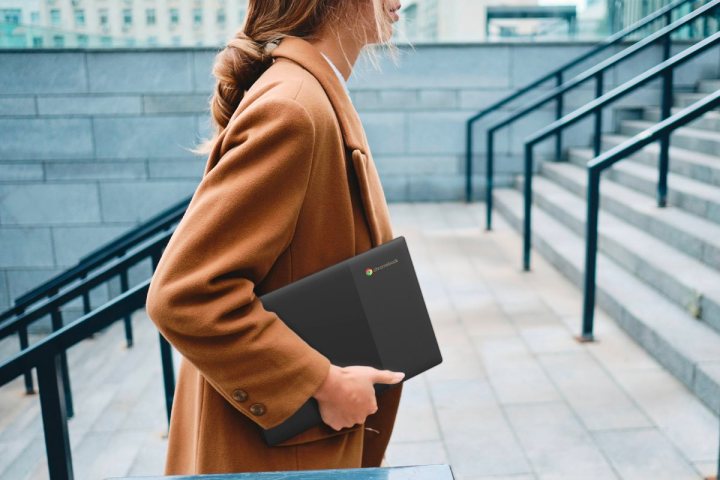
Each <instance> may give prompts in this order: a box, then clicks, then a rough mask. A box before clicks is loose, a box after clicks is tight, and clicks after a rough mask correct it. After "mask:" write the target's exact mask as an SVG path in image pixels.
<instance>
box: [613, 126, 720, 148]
mask: <svg viewBox="0 0 720 480" xmlns="http://www.w3.org/2000/svg"><path fill="white" fill-rule="evenodd" d="M653 125H655V123H654V122H648V121H646V120H623V121H621V122H620V133H621V134H623V135H628V136H631V137H632V136H634V135H637V134H638V133H640V132H642V131H643V130H645V129H646V128H649V127H652V126H653ZM670 144H671V145H675V146H678V147H681V148H685V149H687V150H693V151H696V152H700V153H706V154H708V155H717V153H718V152H720V132H713V131H710V130H703V129H700V128H693V127H681V128H678V129H677V130H675V131H674V132H673V133H672V135H671V136H670Z"/></svg>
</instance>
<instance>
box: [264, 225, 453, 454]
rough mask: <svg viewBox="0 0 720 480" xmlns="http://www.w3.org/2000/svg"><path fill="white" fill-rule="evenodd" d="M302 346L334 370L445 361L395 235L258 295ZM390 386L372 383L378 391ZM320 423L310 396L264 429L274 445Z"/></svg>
mask: <svg viewBox="0 0 720 480" xmlns="http://www.w3.org/2000/svg"><path fill="white" fill-rule="evenodd" d="M260 300H261V302H262V303H263V306H264V307H265V309H266V310H270V311H273V312H275V313H277V315H278V316H279V317H280V318H281V319H282V320H283V321H284V322H285V323H286V324H287V325H288V326H289V327H290V328H291V329H292V330H293V331H295V333H297V334H298V335H299V336H300V337H301V338H302V339H303V340H305V341H306V342H307V343H308V344H310V345H311V346H312V347H313V348H315V349H316V350H318V351H319V352H321V353H322V354H323V355H325V356H326V357H328V358H329V359H330V361H331V362H332V363H333V364H335V365H338V366H341V367H346V366H351V365H367V366H371V367H375V368H378V369H388V370H394V371H398V372H405V378H404V379H403V381H407V380H408V379H410V378H412V377H414V376H416V375H418V374H419V373H422V372H424V371H426V370H428V369H430V368H431V367H434V366H435V365H438V364H439V363H440V362H442V356H441V355H440V349H439V347H438V344H437V340H436V339H435V333H434V331H433V328H432V324H431V323H430V316H429V314H428V311H427V307H426V306H425V301H424V299H423V295H422V292H421V290H420V284H419V283H418V279H417V276H416V275H415V269H414V267H413V264H412V260H411V259H410V252H409V251H408V248H407V244H406V242H405V238H404V237H402V236H400V237H397V238H394V239H392V240H390V241H388V242H385V243H383V244H381V245H378V246H376V247H374V248H371V249H370V250H366V251H365V252H363V253H361V254H359V255H356V256H354V257H351V258H348V259H346V260H343V261H342V262H340V263H337V264H335V265H332V266H330V267H327V268H325V269H323V270H320V271H318V272H315V273H313V274H311V275H308V276H306V277H303V278H301V279H299V280H296V281H295V282H292V283H290V284H288V285H285V286H283V287H281V288H278V289H276V290H273V291H272V292H268V293H266V294H264V295H262V296H261V297H260ZM385 388H388V385H379V384H378V385H375V390H376V392H378V393H379V392H380V391H382V390H383V389H385ZM320 423H322V419H321V417H320V411H319V409H318V405H317V402H316V400H315V399H314V398H311V399H310V400H308V402H307V403H305V404H304V405H303V406H302V407H301V408H300V409H299V410H298V411H297V412H296V413H295V414H294V415H293V416H291V417H290V418H289V419H287V420H286V421H285V422H283V423H282V424H280V425H278V426H276V427H274V428H271V429H268V430H263V436H264V438H265V441H266V442H267V443H268V444H269V445H277V444H278V443H282V442H284V441H285V440H288V439H290V438H292V437H294V436H295V435H297V434H299V433H301V432H303V431H305V430H307V429H308V428H310V427H313V426H315V425H318V424H320Z"/></svg>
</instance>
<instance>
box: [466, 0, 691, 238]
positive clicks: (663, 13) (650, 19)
mask: <svg viewBox="0 0 720 480" xmlns="http://www.w3.org/2000/svg"><path fill="white" fill-rule="evenodd" d="M690 1H693V0H675V1H673V2H671V3H669V4H667V5H665V6H664V7H662V8H660V9H658V10H657V11H656V12H654V13H652V14H650V15H648V16H646V17H645V18H643V19H641V20H639V21H637V22H635V23H633V24H632V25H629V26H628V27H626V28H624V29H622V30H620V31H619V32H616V33H614V34H613V35H611V36H609V37H608V38H606V39H605V40H603V41H601V42H599V43H598V44H597V45H595V46H594V47H593V48H591V49H590V50H588V51H587V52H585V53H583V54H582V55H579V56H577V57H576V58H574V59H572V60H570V61H569V62H567V63H565V64H563V65H561V66H559V67H557V68H555V69H554V70H551V71H550V72H548V73H546V74H545V75H543V76H542V77H540V78H538V79H537V80H535V81H533V82H531V83H529V84H527V85H525V86H524V87H522V88H520V89H518V90H516V91H515V92H513V93H511V94H510V95H508V96H506V97H504V98H502V99H501V100H498V101H497V102H495V103H493V104H492V105H490V106H489V107H486V108H484V109H483V110H481V111H480V112H478V113H477V114H475V115H473V116H472V117H470V118H469V119H468V120H467V123H466V132H465V201H466V202H472V198H473V185H472V171H473V161H472V146H473V130H472V127H473V124H474V123H475V122H477V121H478V120H480V119H482V118H483V117H485V116H487V115H488V114H490V113H492V112H494V111H496V110H499V109H500V108H502V107H504V106H505V105H507V104H509V103H510V102H512V101H514V100H516V99H518V98H520V97H522V96H524V95H525V94H527V93H529V92H534V91H535V90H536V89H537V88H538V87H539V86H541V85H542V84H543V83H545V82H547V81H548V80H552V79H555V83H556V86H560V85H561V84H562V83H563V76H564V75H565V72H566V71H567V70H570V69H571V68H574V67H576V66H578V65H580V64H581V63H582V62H584V61H586V60H588V59H590V58H592V57H594V56H595V55H597V54H598V53H600V52H603V51H605V50H607V49H608V48H610V47H612V46H614V45H616V44H618V43H620V42H621V41H622V40H624V39H625V38H627V37H628V36H630V35H631V34H633V33H636V32H638V31H640V30H642V29H643V28H645V27H647V26H649V25H651V24H652V23H654V22H656V21H657V20H659V19H661V18H663V19H665V22H666V23H667V24H669V23H670V21H671V17H670V16H671V15H672V13H673V12H674V11H675V10H676V9H678V8H679V7H681V6H683V5H686V4H688V3H689V2H690ZM562 110H563V99H562V97H559V98H558V99H557V103H556V109H555V114H556V118H560V117H561V116H562ZM561 150H562V142H561V138H560V137H559V136H558V137H557V144H556V152H558V153H559V152H560V151H561ZM490 161H492V159H490ZM489 181H492V173H490V176H489ZM490 202H492V199H491V200H490ZM489 224H490V222H488V225H489Z"/></svg>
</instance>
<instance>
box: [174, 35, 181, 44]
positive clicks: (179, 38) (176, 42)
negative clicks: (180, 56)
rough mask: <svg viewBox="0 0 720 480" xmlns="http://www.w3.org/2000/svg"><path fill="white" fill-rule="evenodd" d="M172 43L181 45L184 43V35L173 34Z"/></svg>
mask: <svg viewBox="0 0 720 480" xmlns="http://www.w3.org/2000/svg"><path fill="white" fill-rule="evenodd" d="M172 44H173V45H175V46H179V45H181V44H182V37H181V36H180V35H173V37H172Z"/></svg>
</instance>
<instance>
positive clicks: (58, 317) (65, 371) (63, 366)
mask: <svg viewBox="0 0 720 480" xmlns="http://www.w3.org/2000/svg"><path fill="white" fill-rule="evenodd" d="M50 319H51V321H52V329H53V332H57V331H58V330H60V329H61V328H62V327H63V319H62V313H61V312H60V307H59V306H58V307H57V308H55V310H53V311H52V313H51V314H50ZM59 357H60V370H61V372H62V377H63V382H62V384H63V388H64V391H65V407H66V408H67V416H68V418H72V417H73V415H75V408H74V406H73V399H72V389H71V388H70V372H69V368H68V361H67V352H62V353H60V354H59Z"/></svg>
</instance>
